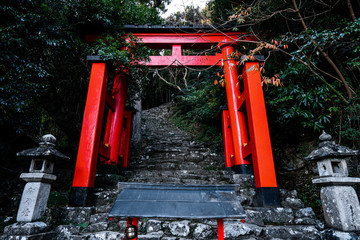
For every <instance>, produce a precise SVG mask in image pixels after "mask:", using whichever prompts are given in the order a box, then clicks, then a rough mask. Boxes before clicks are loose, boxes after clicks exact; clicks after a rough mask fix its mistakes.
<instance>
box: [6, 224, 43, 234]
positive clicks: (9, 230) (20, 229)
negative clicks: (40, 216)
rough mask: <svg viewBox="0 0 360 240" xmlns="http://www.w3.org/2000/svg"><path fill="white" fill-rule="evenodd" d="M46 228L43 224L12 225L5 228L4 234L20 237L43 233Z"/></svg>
mask: <svg viewBox="0 0 360 240" xmlns="http://www.w3.org/2000/svg"><path fill="white" fill-rule="evenodd" d="M47 227H48V226H47V225H46V224H45V223H44V222H31V223H14V224H12V225H9V226H6V227H5V229H4V234H6V235H20V236H24V235H33V234H38V233H43V232H45V231H46V230H47Z"/></svg>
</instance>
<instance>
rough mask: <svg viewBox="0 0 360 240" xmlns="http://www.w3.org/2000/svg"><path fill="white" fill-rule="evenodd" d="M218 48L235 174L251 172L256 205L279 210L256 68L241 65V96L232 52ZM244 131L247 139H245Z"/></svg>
mask: <svg viewBox="0 0 360 240" xmlns="http://www.w3.org/2000/svg"><path fill="white" fill-rule="evenodd" d="M220 48H221V49H222V54H223V61H224V73H225V82H226V95H227V102H228V108H229V118H230V128H231V134H232V140H233V147H234V149H233V150H234V155H235V164H234V167H235V171H236V172H237V173H241V174H249V173H251V172H252V168H253V171H254V176H255V184H256V188H257V196H256V205H258V206H279V205H280V200H279V193H278V187H277V182H276V175H275V167H274V160H273V156H272V149H271V141H270V135H269V128H268V123H267V116H266V109H265V101H264V94H263V90H262V84H261V76H260V67H259V64H258V63H254V62H247V63H245V66H244V68H243V79H244V92H243V93H242V94H241V92H240V88H239V79H238V78H239V76H238V73H237V65H236V62H235V60H234V56H233V54H234V48H233V47H232V46H231V45H230V44H228V43H223V44H222V45H221V46H220ZM241 99H245V100H244V101H245V102H246V110H247V111H246V112H247V120H248V126H247V124H246V119H245V114H244V112H242V110H241V108H242V104H243V103H244V101H242V100H241ZM247 129H248V130H249V136H247ZM249 141H250V142H249ZM246 146H247V147H250V148H251V157H252V163H251V162H250V161H249V160H247V159H245V158H244V157H245V156H247V155H248V154H246V153H245V147H246Z"/></svg>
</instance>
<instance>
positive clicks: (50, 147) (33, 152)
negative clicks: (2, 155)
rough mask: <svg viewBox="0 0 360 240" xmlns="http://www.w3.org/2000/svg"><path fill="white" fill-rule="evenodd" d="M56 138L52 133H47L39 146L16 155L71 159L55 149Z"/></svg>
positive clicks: (30, 157) (28, 157)
mask: <svg viewBox="0 0 360 240" xmlns="http://www.w3.org/2000/svg"><path fill="white" fill-rule="evenodd" d="M55 142H56V138H55V137H54V136H53V135H51V134H46V135H44V136H42V137H41V142H40V143H39V147H36V148H30V149H26V150H23V151H21V152H18V153H17V154H16V156H18V157H24V158H26V159H33V158H38V159H40V158H42V159H54V160H67V161H68V160H70V158H69V157H68V156H66V155H64V154H62V153H61V152H59V151H58V150H56V149H55Z"/></svg>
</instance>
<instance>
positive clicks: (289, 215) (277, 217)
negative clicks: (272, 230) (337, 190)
mask: <svg viewBox="0 0 360 240" xmlns="http://www.w3.org/2000/svg"><path fill="white" fill-rule="evenodd" d="M253 210H256V211H259V212H260V213H261V216H262V219H263V221H264V223H265V224H269V223H281V224H292V223H293V220H294V213H293V210H292V209H291V208H253Z"/></svg>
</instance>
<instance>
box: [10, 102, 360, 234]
mask: <svg viewBox="0 0 360 240" xmlns="http://www.w3.org/2000/svg"><path fill="white" fill-rule="evenodd" d="M170 106H171V105H170V104H164V105H162V106H160V107H157V108H153V109H150V110H147V111H143V127H142V132H143V140H144V143H145V149H144V150H143V152H135V153H132V159H131V162H130V166H129V168H128V169H127V170H126V171H124V172H123V174H124V176H125V178H126V181H128V182H144V183H175V184H238V185H239V186H240V187H239V189H238V190H237V194H238V196H239V199H240V201H241V203H242V205H243V207H244V209H245V212H246V214H247V218H246V222H245V223H242V222H241V221H240V220H239V219H226V220H224V232H225V239H358V238H357V236H356V235H355V234H354V233H343V232H337V231H334V230H332V229H325V225H324V223H323V222H322V221H320V220H317V219H316V218H315V214H314V212H313V210H312V209H311V208H309V207H304V204H303V203H302V202H301V201H300V200H299V199H298V198H297V193H296V191H288V190H283V189H282V190H280V197H281V202H282V207H281V208H259V207H255V206H253V198H254V195H255V184H254V178H253V176H251V175H239V174H233V173H232V172H230V171H225V170H224V163H223V162H224V160H223V155H222V154H218V153H215V152H214V151H212V150H211V149H209V148H207V147H205V146H204V145H203V144H201V143H198V142H196V141H194V140H193V138H192V137H191V136H190V135H189V134H188V133H185V132H184V131H181V130H180V129H178V128H177V127H175V126H174V125H173V124H172V123H171V122H170V121H169V118H170ZM101 178H108V179H112V178H115V179H116V176H114V175H106V174H103V175H98V176H97V180H98V179H101ZM119 189H121V186H116V184H115V185H112V186H109V187H107V188H98V189H95V193H94V207H82V208H71V207H65V208H59V209H56V210H54V211H52V212H49V213H48V214H47V223H48V224H49V225H50V226H52V228H50V229H49V231H51V232H52V234H53V235H52V239H75V240H80V239H81V240H85V239H86V240H95V239H104V240H107V239H123V237H124V234H123V233H124V230H125V227H126V220H125V219H114V220H112V221H111V220H110V219H109V218H108V216H107V214H108V213H109V212H110V209H111V208H112V205H113V203H114V201H115V199H116V197H117V195H118V194H119V192H120V190H119ZM54 223H56V224H57V226H56V227H54ZM14 239H15V238H14ZM29 239H30V238H29ZM34 239H41V238H34ZM43 239H47V238H43ZM138 239H139V240H142V239H154V240H155V239H156V240H158V239H162V240H188V239H208V240H212V239H217V222H216V220H207V219H204V220H201V221H199V220H193V221H190V220H184V219H140V221H139V237H138Z"/></svg>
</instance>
